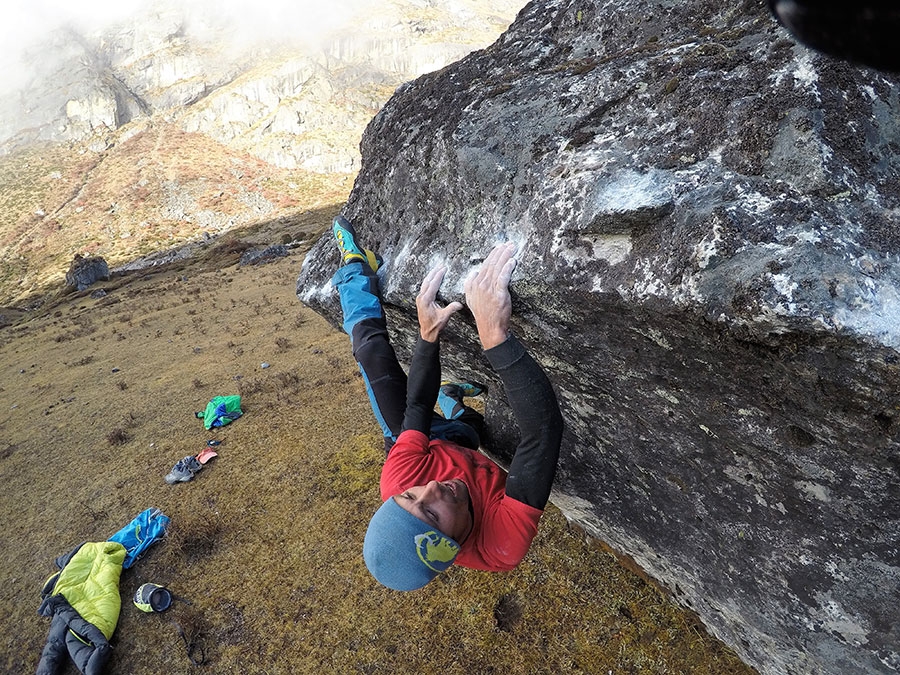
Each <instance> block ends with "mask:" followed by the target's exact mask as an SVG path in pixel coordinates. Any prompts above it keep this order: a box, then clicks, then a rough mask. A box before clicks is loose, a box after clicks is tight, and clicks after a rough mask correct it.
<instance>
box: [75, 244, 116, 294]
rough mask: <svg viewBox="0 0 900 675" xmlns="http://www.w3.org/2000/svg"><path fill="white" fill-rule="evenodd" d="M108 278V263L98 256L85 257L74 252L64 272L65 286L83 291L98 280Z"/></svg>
mask: <svg viewBox="0 0 900 675" xmlns="http://www.w3.org/2000/svg"><path fill="white" fill-rule="evenodd" d="M108 279H109V265H107V264H106V261H105V260H104V259H103V258H102V257H100V256H89V257H87V258H85V257H83V256H81V255H79V254H77V253H76V254H75V257H74V258H73V259H72V263H71V264H70V265H69V270H68V271H67V272H66V286H67V287H69V288H74V289H75V290H76V291H83V290H85V289H86V288H89V287H90V286H93V285H94V284H95V283H97V282H98V281H100V280H108Z"/></svg>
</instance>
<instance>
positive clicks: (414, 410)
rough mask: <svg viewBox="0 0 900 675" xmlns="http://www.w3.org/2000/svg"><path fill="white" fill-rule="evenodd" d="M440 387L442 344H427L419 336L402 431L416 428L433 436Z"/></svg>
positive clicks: (409, 379) (413, 357) (414, 354)
mask: <svg viewBox="0 0 900 675" xmlns="http://www.w3.org/2000/svg"><path fill="white" fill-rule="evenodd" d="M440 386H441V346H440V342H428V341H427V340H423V339H422V337H421V336H419V339H418V341H417V342H416V349H415V351H414V352H413V356H412V360H411V361H410V362H409V378H408V380H407V385H406V413H405V414H404V415H403V431H406V430H407V429H415V430H416V431H421V432H422V433H423V434H425V435H426V436H427V435H428V434H429V433H431V418H432V417H433V416H434V404H435V403H436V402H437V397H438V389H439V388H440Z"/></svg>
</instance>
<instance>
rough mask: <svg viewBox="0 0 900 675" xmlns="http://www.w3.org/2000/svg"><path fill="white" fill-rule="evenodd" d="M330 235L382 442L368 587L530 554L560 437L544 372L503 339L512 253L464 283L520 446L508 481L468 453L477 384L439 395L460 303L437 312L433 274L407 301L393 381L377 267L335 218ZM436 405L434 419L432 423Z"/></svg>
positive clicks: (440, 272)
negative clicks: (410, 315) (448, 335)
mask: <svg viewBox="0 0 900 675" xmlns="http://www.w3.org/2000/svg"><path fill="white" fill-rule="evenodd" d="M333 232H334V236H335V239H336V240H337V243H338V248H339V249H340V252H341V256H342V259H343V260H342V262H343V265H342V266H341V267H340V269H338V271H337V272H336V273H335V275H334V277H333V279H332V283H333V285H334V286H335V287H337V289H338V292H339V295H340V300H341V308H342V310H343V314H344V330H345V331H346V332H347V333H348V334H349V335H350V338H351V344H352V347H353V354H354V357H355V358H356V360H357V362H358V363H359V367H360V370H361V371H362V375H363V379H364V381H365V384H366V389H367V393H368V396H369V400H370V402H371V404H372V409H373V411H374V413H375V417H376V418H377V420H378V422H379V424H380V425H381V427H382V431H383V433H384V436H385V450H386V452H387V459H386V461H385V464H384V467H383V469H382V472H381V496H382V499H383V500H384V503H383V504H382V506H381V508H379V509H378V510H377V511H376V512H375V515H374V516H373V517H372V520H371V522H370V523H369V527H368V530H367V532H366V536H365V541H364V543H363V557H364V559H365V562H366V565H367V567H368V568H369V571H370V572H371V573H372V575H373V576H374V577H375V578H376V579H377V580H378V581H379V582H380V583H382V584H383V585H385V586H387V587H389V588H392V589H395V590H414V589H417V588H421V587H422V586H424V585H425V584H427V583H428V582H429V581H431V580H432V579H434V578H435V577H436V576H437V575H438V574H439V573H440V572H443V571H444V570H446V569H447V568H449V567H450V566H451V565H452V564H454V563H456V564H457V565H460V566H462V567H469V568H472V569H479V570H490V571H501V570H510V569H513V568H514V567H515V566H516V565H518V564H519V562H520V561H521V560H522V558H523V557H524V556H525V554H526V553H527V552H528V549H529V547H530V546H531V541H532V539H534V536H535V534H536V533H537V526H538V521H539V520H540V517H541V514H542V513H543V509H544V507H545V506H546V504H547V500H548V499H549V496H550V488H551V486H552V484H553V478H554V475H555V474H556V464H557V459H558V457H559V447H560V440H561V437H562V429H563V423H562V416H561V414H560V411H559V405H558V403H557V400H556V395H555V394H554V392H553V388H552V387H551V386H550V382H549V380H548V379H547V376H546V374H545V373H544V371H543V369H542V368H541V367H540V366H539V365H538V364H537V362H536V361H535V360H534V359H533V358H532V357H531V356H530V355H529V354H528V353H527V351H526V350H525V348H524V346H522V344H521V343H520V342H519V341H518V340H517V339H516V337H515V336H514V335H512V334H511V333H510V332H509V323H510V316H511V310H512V304H511V298H510V294H509V290H508V285H509V280H510V277H511V275H512V272H513V269H514V268H515V265H516V260H515V258H514V254H515V246H514V245H513V244H509V243H507V244H500V245H498V246H497V247H495V248H494V249H493V250H492V251H491V253H490V254H489V255H488V257H487V258H486V259H485V261H484V263H483V264H482V266H481V268H480V270H479V271H478V272H477V273H476V274H474V275H473V276H470V277H469V279H468V280H467V281H466V283H465V294H466V304H467V305H468V307H469V309H470V310H471V312H472V315H473V316H474V318H475V325H476V329H477V331H478V337H479V339H480V341H481V345H482V347H483V349H484V354H485V356H486V357H487V359H488V361H489V363H490V364H491V366H492V367H493V369H494V370H495V371H496V372H497V374H498V375H499V376H500V379H501V380H502V382H503V386H504V388H505V390H506V394H507V398H508V400H509V404H510V407H511V408H512V411H513V414H514V415H515V418H516V422H517V423H518V426H519V432H520V436H521V439H520V441H519V444H518V447H517V448H516V452H515V456H514V457H513V459H512V462H511V464H510V470H509V475H508V476H507V475H506V474H505V473H504V471H503V470H502V469H501V468H500V467H499V466H497V465H496V464H495V463H494V462H492V461H490V460H489V459H488V458H487V457H485V456H484V455H481V454H479V453H478V451H477V449H478V446H479V443H480V439H479V430H480V428H481V425H482V423H483V418H482V417H481V415H480V414H479V413H477V412H476V411H474V410H472V409H471V408H469V407H468V406H466V405H465V404H464V402H463V398H464V397H465V396H472V395H477V394H478V393H481V391H482V387H481V385H478V384H477V383H469V382H464V383H454V384H445V385H443V386H442V385H441V384H440V353H439V337H440V333H441V331H442V330H443V329H444V327H445V326H446V325H447V323H448V322H449V320H450V318H451V316H452V315H453V314H454V313H456V312H457V311H459V310H460V309H462V307H463V305H462V304H461V303H459V302H451V303H450V304H449V305H447V306H446V307H440V306H439V305H438V303H437V302H436V297H437V292H438V288H439V287H440V285H441V282H442V281H443V278H444V274H445V271H446V270H445V269H444V268H443V267H436V268H435V269H432V270H431V271H430V272H429V273H428V274H427V275H426V277H425V279H424V281H423V282H422V285H421V288H420V290H419V294H418V296H417V297H416V308H417V312H418V322H419V338H418V340H417V342H416V346H415V350H414V353H413V356H412V359H411V362H410V364H409V377H408V381H407V376H406V375H405V374H404V372H403V370H402V368H401V367H400V364H399V363H398V361H397V357H396V355H395V353H394V350H393V347H392V346H391V345H390V342H389V339H388V333H387V324H386V321H385V316H384V312H383V310H382V307H381V300H380V295H379V291H378V277H377V276H376V271H377V269H378V267H379V265H380V264H381V260H380V259H379V258H378V256H376V255H374V254H373V253H372V252H371V251H369V250H367V249H363V248H361V247H360V246H358V245H357V243H356V233H355V232H354V230H353V227H352V226H351V225H350V223H349V222H348V221H347V220H346V219H345V218H343V217H341V216H339V217H338V218H337V219H336V220H335V221H334V226H333ZM436 402H437V404H438V406H439V408H440V410H441V412H442V413H443V416H440V415H437V414H436V413H435V412H434V406H435V403H436Z"/></svg>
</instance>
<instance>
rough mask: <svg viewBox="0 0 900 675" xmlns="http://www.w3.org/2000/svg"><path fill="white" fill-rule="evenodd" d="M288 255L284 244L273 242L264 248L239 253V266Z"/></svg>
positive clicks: (262, 262) (267, 261) (273, 260)
mask: <svg viewBox="0 0 900 675" xmlns="http://www.w3.org/2000/svg"><path fill="white" fill-rule="evenodd" d="M287 255H288V249H287V246H285V245H284V244H273V245H272V246H267V247H266V248H254V249H250V250H249V251H244V253H243V254H241V260H240V266H241V267H243V266H244V265H264V264H266V263H270V262H275V261H276V260H278V259H279V258H284V257H285V256H287Z"/></svg>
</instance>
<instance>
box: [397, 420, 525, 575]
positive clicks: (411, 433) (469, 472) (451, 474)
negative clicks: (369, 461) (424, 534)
mask: <svg viewBox="0 0 900 675" xmlns="http://www.w3.org/2000/svg"><path fill="white" fill-rule="evenodd" d="M454 478H459V479H460V480H462V482H463V483H465V484H466V487H468V488H469V496H470V497H471V499H472V512H473V515H474V524H473V528H472V533H471V534H470V535H469V537H468V538H467V539H466V541H465V543H464V544H462V546H461V548H460V551H459V554H458V555H457V556H456V560H455V564H457V565H462V566H463V567H470V568H472V569H476V570H488V571H493V572H500V571H505V570H511V569H513V568H514V567H515V566H516V565H518V564H519V562H521V560H522V558H524V557H525V554H526V553H527V552H528V548H529V547H530V546H531V540H532V539H534V536H535V534H537V528H538V521H539V520H540V518H541V514H542V513H543V511H542V510H541V509H537V508H535V507H533V506H528V505H527V504H525V503H523V502H520V501H518V500H515V499H513V498H512V497H509V496H508V495H507V494H506V472H505V471H503V469H501V468H500V467H499V466H497V465H496V464H495V463H494V462H493V461H491V460H490V459H488V458H487V457H485V456H484V455H481V454H479V453H477V452H475V451H473V450H469V449H468V448H463V447H461V446H459V445H456V444H455V443H451V442H449V441H444V440H440V439H438V440H433V441H429V440H428V436H426V435H425V434H423V433H422V432H421V431H415V430H413V429H408V430H407V431H404V432H403V433H401V434H400V436H399V438H398V439H397V442H396V443H395V444H394V446H393V447H392V448H391V451H390V454H389V455H388V457H387V461H386V462H385V464H384V468H383V469H382V470H381V498H382V499H383V500H386V499H390V498H391V497H393V496H394V495H398V494H400V493H402V492H403V491H404V490H407V489H408V488H411V487H415V486H417V485H425V484H426V483H428V482H429V481H432V480H438V481H442V480H452V479H454Z"/></svg>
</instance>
